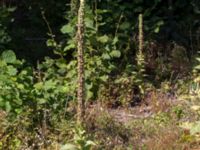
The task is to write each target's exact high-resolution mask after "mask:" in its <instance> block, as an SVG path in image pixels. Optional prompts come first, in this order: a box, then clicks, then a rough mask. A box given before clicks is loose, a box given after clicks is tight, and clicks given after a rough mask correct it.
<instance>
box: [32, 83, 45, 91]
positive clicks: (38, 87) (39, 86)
mask: <svg viewBox="0 0 200 150" xmlns="http://www.w3.org/2000/svg"><path fill="white" fill-rule="evenodd" d="M34 88H36V89H37V90H41V89H42V88H43V83H42V82H38V83H36V84H35V85H34Z"/></svg>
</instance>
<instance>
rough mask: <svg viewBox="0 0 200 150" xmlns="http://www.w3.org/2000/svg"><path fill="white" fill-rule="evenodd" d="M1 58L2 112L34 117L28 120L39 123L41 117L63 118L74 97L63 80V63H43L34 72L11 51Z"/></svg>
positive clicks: (0, 102)
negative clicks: (68, 103)
mask: <svg viewBox="0 0 200 150" xmlns="http://www.w3.org/2000/svg"><path fill="white" fill-rule="evenodd" d="M0 58H1V59H0V108H1V109H3V110H5V111H7V112H8V114H9V115H11V116H13V117H15V116H18V115H20V114H21V113H24V112H30V113H33V114H34V115H32V116H31V118H32V119H34V118H35V119H37V120H38V122H40V121H42V119H43V118H44V117H46V119H50V120H49V121H52V120H54V121H56V120H59V119H62V118H64V117H66V116H65V114H67V112H66V106H67V102H68V100H71V99H72V96H71V95H73V94H74V93H72V92H71V87H70V86H69V85H68V80H66V78H67V77H66V76H65V72H66V69H65V66H64V64H66V63H64V62H62V60H60V61H59V60H57V61H54V60H52V59H46V61H44V62H43V63H41V64H38V67H37V69H33V68H31V67H25V63H24V61H20V60H17V59H16V56H15V53H14V52H13V51H11V50H7V51H4V52H3V53H2V54H1V56H0ZM63 68H64V69H63ZM36 122H37V121H36Z"/></svg>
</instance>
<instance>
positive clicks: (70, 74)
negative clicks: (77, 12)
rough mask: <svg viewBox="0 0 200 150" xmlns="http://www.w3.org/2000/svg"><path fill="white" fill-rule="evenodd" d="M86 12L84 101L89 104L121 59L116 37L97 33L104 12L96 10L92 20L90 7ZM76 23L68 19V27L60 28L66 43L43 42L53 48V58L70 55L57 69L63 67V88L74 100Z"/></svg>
mask: <svg viewBox="0 0 200 150" xmlns="http://www.w3.org/2000/svg"><path fill="white" fill-rule="evenodd" d="M86 8H87V9H86V10H87V11H86V14H85V15H86V16H85V30H86V31H85V49H84V50H85V51H84V60H85V62H84V64H85V80H86V82H85V88H86V99H87V100H89V99H94V98H96V97H97V91H98V89H99V86H100V85H101V84H104V83H105V82H107V80H108V78H109V75H110V73H112V72H113V71H115V70H117V65H116V62H115V61H116V60H117V59H118V58H119V57H120V56H121V52H120V50H119V49H118V48H117V43H118V42H119V40H118V37H114V36H113V35H111V34H101V33H99V32H98V30H99V27H103V26H104V24H105V22H102V17H101V15H102V14H105V13H107V11H106V10H104V11H101V10H96V11H97V12H98V15H99V16H98V18H96V17H95V14H94V13H93V12H92V10H91V9H90V7H89V6H86ZM94 18H96V20H94ZM76 20H77V18H76V17H73V18H71V19H68V23H67V24H66V25H64V26H63V27H62V28H61V32H62V33H63V34H64V35H65V36H66V40H67V41H62V42H60V43H56V42H55V40H53V39H50V40H48V41H47V45H48V46H53V47H54V48H55V50H54V52H55V54H58V55H60V56H61V59H62V58H64V57H65V56H68V55H71V56H70V58H69V60H66V62H64V61H63V62H64V63H65V64H62V63H61V64H60V65H61V66H63V67H64V66H65V69H66V76H65V77H66V78H65V79H66V80H67V81H68V82H67V85H66V86H68V87H70V92H72V93H74V97H75V96H76V92H75V90H76V80H77V73H76V68H77V61H76V56H77V52H76V38H75V37H76ZM63 43H64V44H63ZM55 61H56V60H55Z"/></svg>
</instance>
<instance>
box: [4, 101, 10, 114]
mask: <svg viewBox="0 0 200 150" xmlns="http://www.w3.org/2000/svg"><path fill="white" fill-rule="evenodd" d="M5 107H6V111H7V112H9V111H10V110H11V105H10V102H8V101H7V102H6V103H5Z"/></svg>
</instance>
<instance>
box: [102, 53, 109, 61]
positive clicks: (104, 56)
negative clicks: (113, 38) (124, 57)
mask: <svg viewBox="0 0 200 150" xmlns="http://www.w3.org/2000/svg"><path fill="white" fill-rule="evenodd" d="M102 58H103V59H105V60H110V55H109V54H108V53H103V54H102Z"/></svg>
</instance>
